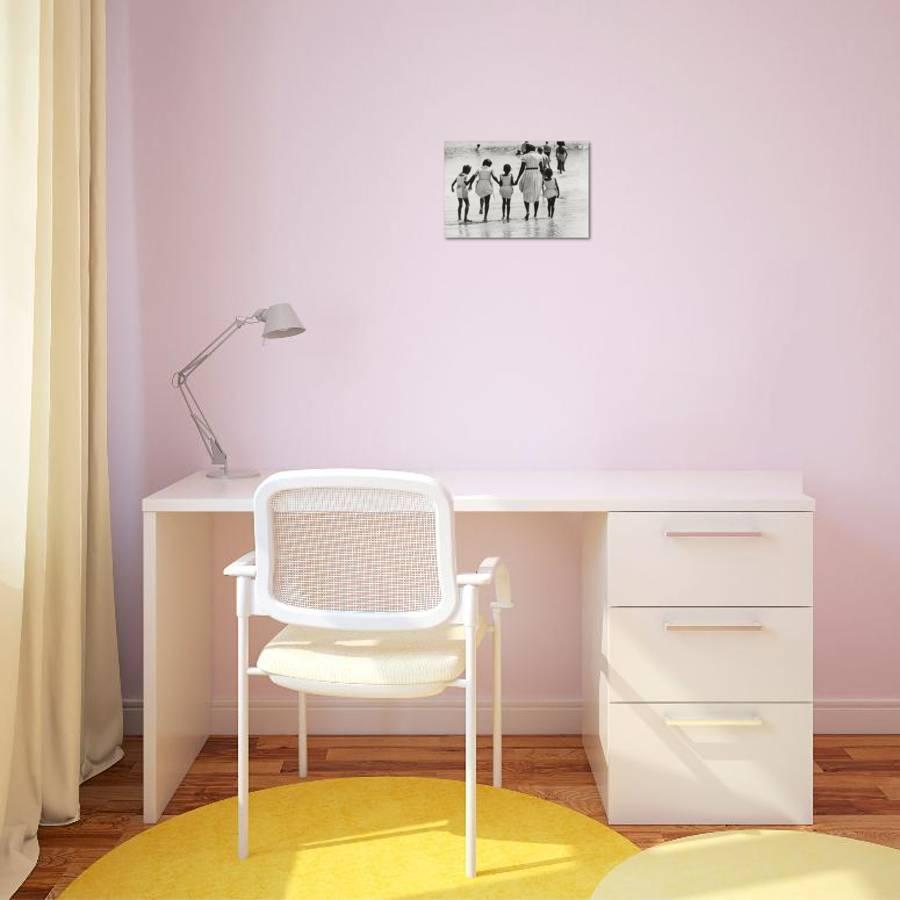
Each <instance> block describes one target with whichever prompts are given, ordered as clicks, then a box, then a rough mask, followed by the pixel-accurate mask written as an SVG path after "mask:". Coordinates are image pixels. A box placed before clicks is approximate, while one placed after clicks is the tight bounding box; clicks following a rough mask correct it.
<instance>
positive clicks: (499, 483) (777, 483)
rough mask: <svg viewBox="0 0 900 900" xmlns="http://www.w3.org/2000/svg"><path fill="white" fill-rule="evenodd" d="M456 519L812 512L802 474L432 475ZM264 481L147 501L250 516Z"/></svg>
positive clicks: (181, 486)
mask: <svg viewBox="0 0 900 900" xmlns="http://www.w3.org/2000/svg"><path fill="white" fill-rule="evenodd" d="M433 474H434V475H435V477H436V478H438V479H439V480H440V481H441V482H442V483H443V484H444V486H445V487H446V488H447V490H448V491H450V493H451V494H452V495H453V504H454V508H455V509H456V510H457V512H626V511H634V512H654V511H657V512H675V511H679V510H684V511H688V512H689V511H712V512H716V511H721V512H743V511H747V512H752V511H770V512H808V511H811V510H813V509H815V501H814V500H813V499H812V498H811V497H808V496H806V494H804V493H803V476H802V474H801V473H800V472H786V471H765V472H763V471H734V472H687V471H671V472H670V471H643V472H641V471H636V472H621V471H611V470H607V471H604V470H597V471H534V472H529V471H519V472H516V471H496V472H490V471H484V472H476V471H458V472H435V473H433ZM263 477H264V476H259V477H257V478H241V479H236V480H233V481H227V480H224V479H215V478H207V477H206V475H205V474H204V473H203V472H195V473H194V474H192V475H188V476H187V478H182V479H181V481H176V482H175V483H174V484H171V485H169V486H168V487H165V488H163V489H162V490H160V491H157V492H156V493H155V494H151V495H150V496H149V497H145V498H144V503H143V509H144V512H250V511H251V510H252V500H253V492H254V491H255V490H256V486H257V485H258V484H259V483H260V481H261V480H262V478H263Z"/></svg>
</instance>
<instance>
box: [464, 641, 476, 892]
mask: <svg viewBox="0 0 900 900" xmlns="http://www.w3.org/2000/svg"><path fill="white" fill-rule="evenodd" d="M475 649H476V648H475V628H474V627H471V626H467V627H466V875H467V876H468V877H469V878H474V877H475V870H476V861H475V847H476V840H477V836H478V827H477V820H476V810H475V784H476V768H475V761H476V755H475V754H476V741H477V736H478V720H477V716H476V705H475V683H476V682H475Z"/></svg>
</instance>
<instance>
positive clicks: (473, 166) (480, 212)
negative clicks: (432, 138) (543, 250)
mask: <svg viewBox="0 0 900 900" xmlns="http://www.w3.org/2000/svg"><path fill="white" fill-rule="evenodd" d="M444 236H445V237H448V238H587V237H590V143H589V142H588V141H546V140H545V141H484V142H479V141H446V142H445V143H444Z"/></svg>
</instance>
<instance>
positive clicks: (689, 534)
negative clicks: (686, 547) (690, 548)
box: [666, 531, 762, 538]
mask: <svg viewBox="0 0 900 900" xmlns="http://www.w3.org/2000/svg"><path fill="white" fill-rule="evenodd" d="M666 537H672V538H683V537H686V538H713V537H725V538H748V537H762V532H761V531H667V532H666Z"/></svg>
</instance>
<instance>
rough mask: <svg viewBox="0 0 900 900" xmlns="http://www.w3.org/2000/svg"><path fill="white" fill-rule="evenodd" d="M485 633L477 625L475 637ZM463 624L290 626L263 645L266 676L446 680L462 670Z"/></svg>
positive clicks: (339, 681) (420, 681) (396, 682)
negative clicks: (352, 628)
mask: <svg viewBox="0 0 900 900" xmlns="http://www.w3.org/2000/svg"><path fill="white" fill-rule="evenodd" d="M484 632H485V628H484V625H480V626H479V628H478V632H477V639H478V641H480V640H481V638H482V637H483V635H484ZM465 663H466V641H465V633H464V629H463V628H462V626H459V625H444V626H441V627H438V628H428V629H423V630H421V631H403V632H396V631H345V630H337V629H329V628H307V627H304V626H300V625H288V626H287V627H286V628H283V629H282V630H281V631H280V632H279V633H278V634H277V635H275V637H274V638H272V640H271V641H269V643H268V644H266V646H265V647H264V648H263V650H262V653H260V655H259V660H258V661H257V664H256V665H257V668H259V669H262V671H263V672H265V673H266V674H267V675H274V676H278V677H281V678H294V679H301V680H303V681H320V682H325V683H328V684H365V685H417V684H423V685H424V684H436V683H439V682H445V683H446V682H450V681H454V680H455V679H457V678H459V677H460V675H462V673H463V670H464V669H465Z"/></svg>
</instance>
